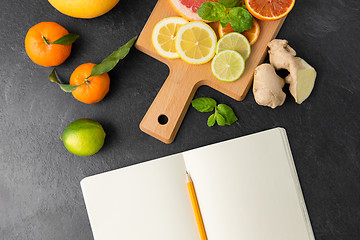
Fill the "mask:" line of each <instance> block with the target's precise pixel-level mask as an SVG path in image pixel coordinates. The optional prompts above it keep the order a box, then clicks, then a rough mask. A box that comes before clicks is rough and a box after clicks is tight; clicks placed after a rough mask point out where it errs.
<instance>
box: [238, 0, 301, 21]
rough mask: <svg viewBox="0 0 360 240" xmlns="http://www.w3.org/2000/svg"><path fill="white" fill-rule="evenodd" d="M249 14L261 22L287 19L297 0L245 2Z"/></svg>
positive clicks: (251, 0)
mask: <svg viewBox="0 0 360 240" xmlns="http://www.w3.org/2000/svg"><path fill="white" fill-rule="evenodd" d="M245 4H246V8H247V9H248V10H249V12H250V13H251V14H252V15H253V16H254V17H256V18H257V19H260V20H265V21H271V20H277V19H280V18H282V17H285V16H286V15H287V14H288V13H289V12H290V11H291V9H292V8H293V7H294V4H295V0H245Z"/></svg>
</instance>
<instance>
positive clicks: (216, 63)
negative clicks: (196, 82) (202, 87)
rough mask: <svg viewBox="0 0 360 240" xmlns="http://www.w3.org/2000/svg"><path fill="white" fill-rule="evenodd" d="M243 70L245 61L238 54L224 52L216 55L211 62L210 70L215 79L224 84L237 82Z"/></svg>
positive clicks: (229, 51) (230, 51)
mask: <svg viewBox="0 0 360 240" xmlns="http://www.w3.org/2000/svg"><path fill="white" fill-rule="evenodd" d="M244 69H245V60H244V58H243V57H242V56H241V54H240V53H238V52H236V51H233V50H224V51H221V52H220V53H218V54H217V55H216V56H215V57H214V58H213V60H212V62H211V70H212V72H213V74H214V75H215V77H217V78H218V79H219V80H221V81H224V82H233V81H236V80H238V79H239V78H240V77H241V75H242V74H243V72H244Z"/></svg>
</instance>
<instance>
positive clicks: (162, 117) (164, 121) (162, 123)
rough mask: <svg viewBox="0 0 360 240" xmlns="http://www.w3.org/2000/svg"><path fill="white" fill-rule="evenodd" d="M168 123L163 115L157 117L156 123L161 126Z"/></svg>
mask: <svg viewBox="0 0 360 240" xmlns="http://www.w3.org/2000/svg"><path fill="white" fill-rule="evenodd" d="M168 121H169V119H168V117H167V116H166V115H164V114H161V115H160V116H159V117H158V122H159V123H160V124H161V125H165V124H167V123H168Z"/></svg>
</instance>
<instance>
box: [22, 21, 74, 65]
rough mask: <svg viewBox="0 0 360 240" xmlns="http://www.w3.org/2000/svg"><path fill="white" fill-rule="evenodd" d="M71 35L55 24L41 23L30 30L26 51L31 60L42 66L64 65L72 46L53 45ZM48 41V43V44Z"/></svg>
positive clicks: (26, 41) (26, 39)
mask: <svg viewBox="0 0 360 240" xmlns="http://www.w3.org/2000/svg"><path fill="white" fill-rule="evenodd" d="M67 34H69V32H68V31H67V30H66V29H65V28H64V27H62V26H61V25H59V24H57V23H55V22H41V23H38V24H36V25H35V26H33V27H32V28H30V29H29V31H28V32H27V34H26V37H25V50H26V53H27V55H28V56H29V57H30V59H31V60H32V61H33V62H34V63H36V64H39V65H41V66H44V67H53V66H57V65H60V64H62V63H63V62H64V61H65V60H66V59H67V58H68V57H69V55H70V52H71V46H72V44H68V45H59V44H51V43H52V42H54V41H56V40H58V39H59V38H61V37H63V36H65V35H67ZM46 41H47V42H48V43H46Z"/></svg>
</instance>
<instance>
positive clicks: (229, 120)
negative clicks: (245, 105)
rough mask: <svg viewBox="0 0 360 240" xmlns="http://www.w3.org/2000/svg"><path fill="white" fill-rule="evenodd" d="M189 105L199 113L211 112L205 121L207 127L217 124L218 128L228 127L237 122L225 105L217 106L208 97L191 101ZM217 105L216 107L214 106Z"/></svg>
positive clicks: (232, 112) (233, 114)
mask: <svg viewBox="0 0 360 240" xmlns="http://www.w3.org/2000/svg"><path fill="white" fill-rule="evenodd" d="M191 105H192V106H193V107H194V108H195V109H196V110H198V111H199V112H212V111H214V110H215V113H213V114H211V115H210V116H209V118H208V120H207V125H208V126H209V127H212V126H214V125H215V123H217V124H218V125H219V126H225V125H228V126H230V125H231V124H233V123H234V122H236V121H237V120H238V118H237V117H236V115H235V113H234V111H233V110H232V108H231V107H229V106H228V105H226V104H219V105H217V103H216V101H215V100H214V99H212V98H208V97H200V98H196V99H194V100H192V101H191ZM216 105H217V106H216Z"/></svg>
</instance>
